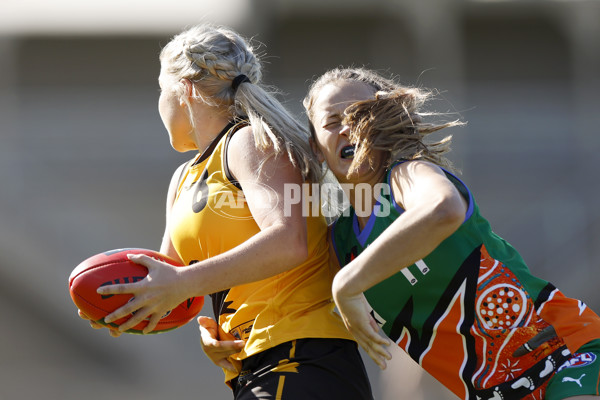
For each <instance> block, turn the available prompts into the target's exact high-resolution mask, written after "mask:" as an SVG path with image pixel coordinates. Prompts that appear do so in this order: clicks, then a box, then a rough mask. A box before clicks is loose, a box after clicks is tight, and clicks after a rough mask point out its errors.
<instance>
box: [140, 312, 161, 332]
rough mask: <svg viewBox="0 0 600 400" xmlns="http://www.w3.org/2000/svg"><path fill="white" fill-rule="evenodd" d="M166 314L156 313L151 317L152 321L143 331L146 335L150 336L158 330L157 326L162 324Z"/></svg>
mask: <svg viewBox="0 0 600 400" xmlns="http://www.w3.org/2000/svg"><path fill="white" fill-rule="evenodd" d="M162 315H164V314H158V313H154V314H152V315H151V316H150V320H149V321H148V325H146V327H145V328H144V329H143V332H144V334H148V333H150V332H152V331H153V330H154V328H156V325H158V323H159V322H160V319H161V317H162Z"/></svg>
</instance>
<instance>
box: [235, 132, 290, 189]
mask: <svg viewBox="0 0 600 400" xmlns="http://www.w3.org/2000/svg"><path fill="white" fill-rule="evenodd" d="M227 159H228V165H229V168H230V170H231V172H232V173H233V175H234V176H236V177H238V178H242V177H245V178H249V177H250V176H255V175H258V174H259V173H260V172H264V173H267V175H273V174H275V175H281V174H285V172H284V171H287V170H289V171H292V170H294V167H293V165H292V163H291V162H290V160H289V158H288V157H287V154H286V152H285V151H282V152H281V153H279V154H278V152H277V151H276V150H275V148H274V146H273V145H272V144H270V143H269V145H267V146H266V147H265V148H259V146H257V144H256V142H255V140H254V134H253V132H252V128H251V127H250V126H245V127H243V128H241V129H240V130H239V131H237V132H236V133H235V134H234V135H233V136H232V137H231V139H230V141H229V148H228V150H227Z"/></svg>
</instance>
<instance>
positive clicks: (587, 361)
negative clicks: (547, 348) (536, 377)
mask: <svg viewBox="0 0 600 400" xmlns="http://www.w3.org/2000/svg"><path fill="white" fill-rule="evenodd" d="M599 381H600V339H596V340H592V341H591V342H589V343H587V344H585V345H584V346H581V348H580V349H579V350H577V351H576V352H575V353H574V354H573V357H571V358H570V359H569V360H568V361H567V362H565V363H564V364H563V365H561V366H560V367H559V368H558V369H557V370H556V373H555V374H554V376H553V377H552V378H551V379H550V381H549V382H548V386H547V387H546V396H545V397H544V398H545V399H546V400H560V399H564V398H567V397H572V396H582V395H596V396H598V395H600V392H599V391H598V385H599V383H600V382H599Z"/></svg>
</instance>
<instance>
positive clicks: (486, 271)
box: [332, 164, 600, 399]
mask: <svg viewBox="0 0 600 400" xmlns="http://www.w3.org/2000/svg"><path fill="white" fill-rule="evenodd" d="M396 165H398V164H396ZM446 175H447V177H448V179H449V180H450V181H451V182H452V183H453V184H454V185H455V186H456V188H457V189H458V190H459V191H460V193H461V194H462V195H463V196H464V198H465V199H466V200H467V201H468V211H467V215H466V218H465V221H464V222H463V224H462V226H461V227H460V228H459V229H458V230H457V231H456V232H455V233H454V234H452V235H451V236H450V237H448V238H447V239H446V240H445V241H443V242H442V243H441V244H440V245H439V246H438V247H437V248H436V249H435V250H434V251H433V252H432V253H431V254H429V255H428V256H427V257H425V258H424V259H422V260H419V261H417V262H416V263H415V264H413V265H410V266H409V267H407V268H404V269H402V270H401V271H400V272H398V273H396V274H395V275H393V276H391V277H390V278H388V279H386V280H384V281H382V282H380V283H379V284H377V285H375V286H373V287H372V288H370V289H369V290H368V291H366V292H365V295H366V297H367V299H368V301H369V303H370V305H371V306H372V307H373V311H372V315H373V317H374V318H375V320H376V321H377V323H378V324H379V325H380V326H381V327H382V329H383V331H384V332H385V333H386V334H387V335H388V336H389V337H390V338H391V339H392V340H394V341H395V342H396V343H397V344H398V345H399V346H400V347H402V348H403V349H404V350H405V351H406V352H407V353H408V354H409V355H410V356H411V357H412V358H413V359H414V360H415V361H417V362H418V363H419V364H420V365H421V366H422V367H423V368H424V369H426V370H427V371H428V372H429V373H430V374H432V375H433V376H434V377H435V378H436V379H437V380H439V381H440V382H441V383H442V384H444V385H445V386H446V387H448V388H449V389H450V390H452V391H453V392H454V393H455V394H456V395H457V396H459V397H460V398H463V399H501V398H504V399H517V398H519V399H521V398H528V399H534V398H535V399H540V398H542V397H543V394H544V390H545V386H546V385H547V383H548V380H549V379H550V378H551V377H552V375H553V374H554V373H555V371H556V370H557V369H559V368H560V367H561V366H562V365H564V364H565V363H568V362H569V361H568V360H569V359H571V357H572V353H575V351H576V350H577V349H579V348H580V347H581V346H582V345H584V344H585V343H587V342H589V341H591V340H593V339H596V338H598V337H600V318H598V316H597V315H596V314H595V313H594V312H593V311H591V310H590V309H589V308H588V307H586V305H585V304H583V303H582V302H581V301H578V300H575V299H570V298H567V297H565V296H564V295H563V294H562V293H561V292H560V291H559V290H558V289H556V288H555V287H554V286H552V285H551V284H550V283H548V282H546V281H544V280H542V279H539V278H536V277H535V276H533V275H531V273H530V272H529V270H528V268H527V266H526V265H525V263H524V261H523V259H522V258H521V257H520V255H519V254H518V253H517V252H516V250H514V248H513V247H511V246H510V245H509V244H508V243H507V242H505V241H504V240H503V239H502V238H500V237H498V236H497V235H496V234H494V233H493V232H492V230H491V228H490V225H489V224H488V222H487V221H486V220H485V219H484V218H483V217H482V216H481V215H480V214H479V210H478V207H477V205H476V204H475V201H474V200H473V197H472V195H471V193H470V191H469V190H468V188H467V187H466V186H465V185H464V184H463V183H462V182H461V181H460V180H459V179H458V178H456V177H455V176H454V175H452V174H450V173H448V172H446ZM390 176H391V169H390V171H388V174H387V185H385V184H384V185H382V188H383V189H382V192H381V196H380V197H379V200H378V202H377V205H376V206H375V208H374V210H373V213H372V215H371V216H370V218H369V220H368V222H367V224H366V225H365V227H364V229H363V230H362V231H361V229H360V227H359V225H358V220H357V218H356V214H355V212H354V210H353V209H352V208H350V210H349V212H346V213H344V215H342V216H341V217H340V218H339V219H338V220H337V221H336V222H335V225H334V226H333V229H332V242H333V244H334V249H335V251H336V254H337V256H338V259H339V261H340V264H341V265H345V264H348V263H349V262H350V261H352V260H353V259H354V258H355V257H357V256H358V255H359V254H360V253H361V252H362V251H363V250H364V249H365V248H366V247H367V246H368V245H369V244H370V243H371V242H373V241H374V240H375V239H376V238H377V237H378V236H379V235H380V234H381V233H382V232H383V231H384V230H385V229H386V228H387V227H388V226H389V225H390V224H391V223H392V222H393V221H394V220H395V219H396V218H398V217H399V216H400V215H401V214H402V212H403V210H402V208H401V207H400V206H399V205H398V204H397V203H396V202H395V200H394V198H393V194H392V193H391V190H390V187H391V186H390ZM347 211H348V210H347Z"/></svg>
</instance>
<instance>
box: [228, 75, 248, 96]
mask: <svg viewBox="0 0 600 400" xmlns="http://www.w3.org/2000/svg"><path fill="white" fill-rule="evenodd" d="M244 82H250V78H248V77H247V76H246V75H244V74H241V75H238V76H236V77H235V78H233V81H231V88H232V89H233V93H235V92H237V90H238V87H239V86H240V85H241V84H242V83H244ZM250 83H252V82H250Z"/></svg>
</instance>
